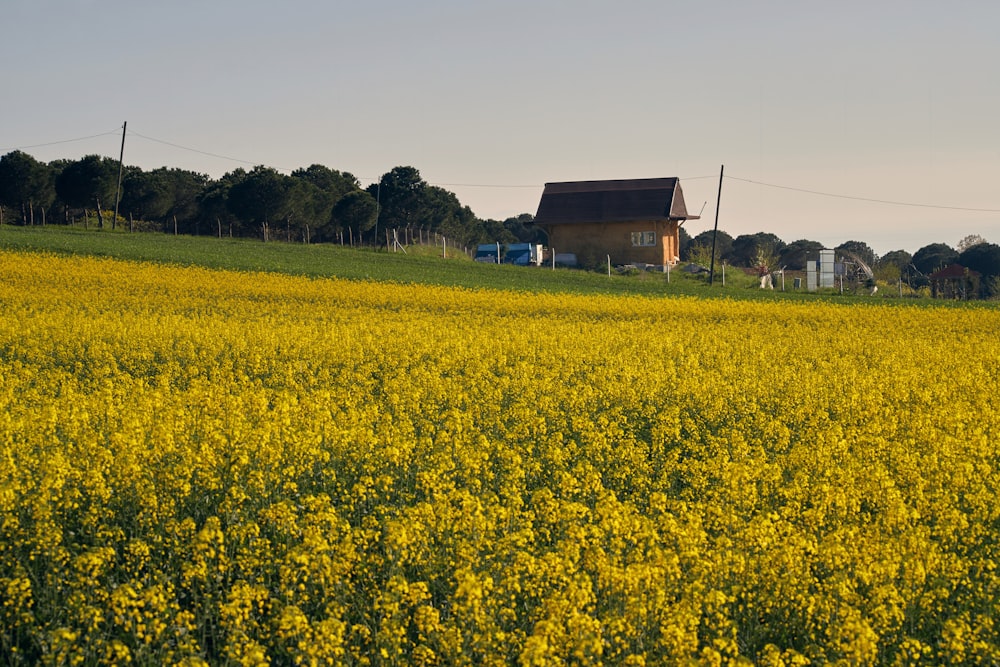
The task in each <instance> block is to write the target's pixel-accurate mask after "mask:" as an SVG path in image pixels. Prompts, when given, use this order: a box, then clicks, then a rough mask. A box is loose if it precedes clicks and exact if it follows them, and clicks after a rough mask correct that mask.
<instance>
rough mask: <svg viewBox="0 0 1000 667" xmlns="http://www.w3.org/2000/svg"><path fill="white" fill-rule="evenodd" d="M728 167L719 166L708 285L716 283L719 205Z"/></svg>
mask: <svg viewBox="0 0 1000 667" xmlns="http://www.w3.org/2000/svg"><path fill="white" fill-rule="evenodd" d="M725 170H726V165H724V164H723V165H720V166H719V195H718V197H717V198H716V200H715V231H714V232H713V233H712V263H711V264H712V265H711V266H710V267H709V269H708V284H709V285H712V284H713V283H714V282H715V239H716V238H717V237H718V236H719V204H720V203H721V202H722V174H723V172H724V171H725Z"/></svg>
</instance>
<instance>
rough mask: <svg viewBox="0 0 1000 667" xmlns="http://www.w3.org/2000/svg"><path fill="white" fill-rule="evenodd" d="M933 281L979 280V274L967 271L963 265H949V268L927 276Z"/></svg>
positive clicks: (970, 270)
mask: <svg viewBox="0 0 1000 667" xmlns="http://www.w3.org/2000/svg"><path fill="white" fill-rule="evenodd" d="M927 277H928V278H929V279H931V280H947V279H949V278H966V277H971V278H978V277H979V272H978V271H973V270H972V269H967V268H965V267H964V266H962V265H961V264H949V265H948V266H946V267H944V268H943V269H940V270H938V271H935V272H934V273H932V274H931V275H929V276H927Z"/></svg>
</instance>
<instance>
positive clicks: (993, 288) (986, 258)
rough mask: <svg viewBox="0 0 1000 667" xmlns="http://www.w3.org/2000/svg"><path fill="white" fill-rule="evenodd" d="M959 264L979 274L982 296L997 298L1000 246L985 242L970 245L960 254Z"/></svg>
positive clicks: (999, 278)
mask: <svg viewBox="0 0 1000 667" xmlns="http://www.w3.org/2000/svg"><path fill="white" fill-rule="evenodd" d="M958 263H959V264H961V265H962V266H964V267H965V268H967V269H970V270H972V271H977V272H979V275H980V283H979V284H980V290H981V292H982V296H984V297H987V298H989V297H994V296H997V294H998V289H1000V245H997V244H995V243H986V242H985V241H984V242H982V243H975V244H973V245H970V246H969V247H967V248H966V249H965V250H964V251H963V252H962V253H961V254H959V256H958Z"/></svg>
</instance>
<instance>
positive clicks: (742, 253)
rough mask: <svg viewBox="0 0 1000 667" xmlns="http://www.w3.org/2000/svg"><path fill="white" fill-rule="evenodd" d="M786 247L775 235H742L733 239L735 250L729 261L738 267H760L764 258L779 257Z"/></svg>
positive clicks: (763, 233)
mask: <svg viewBox="0 0 1000 667" xmlns="http://www.w3.org/2000/svg"><path fill="white" fill-rule="evenodd" d="M784 247H785V243H784V241H782V240H781V239H779V238H778V237H777V236H775V235H774V234H768V233H767V232H757V233H756V234H741V235H740V236H737V237H736V238H735V239H733V248H732V251H731V252H730V253H729V255H728V259H729V261H730V262H732V263H733V264H734V265H736V266H746V267H750V266H758V265H759V263H760V260H761V258H762V257H764V256H766V257H778V256H779V255H780V253H781V251H782V249H784ZM769 268H776V267H769Z"/></svg>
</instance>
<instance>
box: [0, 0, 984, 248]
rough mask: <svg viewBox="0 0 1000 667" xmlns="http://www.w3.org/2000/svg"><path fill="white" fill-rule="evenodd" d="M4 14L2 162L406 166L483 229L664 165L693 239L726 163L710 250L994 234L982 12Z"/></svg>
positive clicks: (600, 5)
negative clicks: (573, 191) (555, 193)
mask: <svg viewBox="0 0 1000 667" xmlns="http://www.w3.org/2000/svg"><path fill="white" fill-rule="evenodd" d="M2 16H3V31H2V33H3V34H2V37H0V62H2V63H3V65H2V68H0V86H2V88H0V89H2V90H3V101H2V102H0V120H2V122H0V154H4V153H7V152H9V151H10V150H14V149H20V150H24V151H25V152H27V153H29V154H31V155H33V156H34V157H36V158H38V159H39V160H43V161H46V162H48V161H51V160H54V159H58V158H71V159H75V158H79V157H81V156H83V155H86V154H91V153H97V154H100V155H106V156H110V157H115V158H117V156H118V151H119V148H120V141H121V127H122V123H123V122H124V121H127V123H128V128H127V129H128V136H127V137H126V144H125V162H126V164H132V165H137V166H139V167H142V168H143V169H147V170H148V169H155V168H157V167H162V166H167V167H177V168H182V169H189V170H193V171H197V172H201V173H205V174H208V175H209V176H211V177H213V178H218V177H220V176H221V175H222V174H224V173H226V172H228V171H232V170H233V169H236V168H238V167H244V168H247V169H249V168H251V167H253V166H254V165H257V164H264V165H268V166H272V167H275V168H277V169H279V170H281V171H284V172H285V173H288V172H290V171H291V170H294V169H297V168H300V167H308V166H309V165H310V164H313V163H319V164H323V165H326V166H328V167H330V168H332V169H338V170H341V171H348V172H350V173H352V174H354V175H355V176H357V177H358V178H359V179H361V181H362V183H363V184H364V185H367V184H368V183H370V182H372V181H373V180H375V179H377V178H378V177H379V176H380V175H381V174H383V173H385V172H387V171H389V170H390V169H392V168H393V167H395V166H401V165H407V166H413V167H416V168H417V169H418V170H419V171H420V173H421V175H422V176H423V178H424V179H425V180H426V181H427V182H429V183H432V184H435V185H440V186H441V187H444V188H446V189H448V190H451V191H452V192H454V193H455V194H456V195H457V196H458V198H459V200H460V201H461V202H462V203H463V204H466V205H468V206H469V207H470V208H471V209H472V210H473V211H474V212H475V213H476V214H477V215H478V216H480V217H483V218H495V219H503V218H506V217H508V216H511V215H517V214H519V213H532V214H533V213H535V211H536V210H537V207H538V200H539V198H540V196H541V192H542V188H543V186H544V184H545V183H546V182H554V181H573V180H594V179H619V178H655V177H663V176H678V177H680V179H681V184H682V187H683V190H684V194H685V198H686V200H687V205H688V209H689V211H691V212H693V213H695V214H697V213H698V212H699V211H702V219H701V220H691V221H688V222H687V223H686V225H685V227H686V228H687V229H688V231H689V233H691V234H692V235H694V234H697V233H698V232H700V231H703V230H705V229H710V228H711V227H712V224H713V221H714V217H715V214H716V197H717V194H718V186H719V179H718V177H719V171H720V167H721V166H722V165H725V175H726V176H727V178H726V179H725V180H724V182H723V186H722V199H721V206H720V207H719V228H720V229H722V230H724V231H726V232H728V233H729V234H731V235H732V236H734V237H735V236H738V235H740V234H749V233H755V232H760V231H765V232H771V233H774V234H776V235H778V236H779V237H780V238H781V239H782V240H784V241H785V242H791V241H794V240H797V239H803V238H805V239H810V240H816V241H820V242H823V243H824V244H826V245H827V246H830V247H832V246H835V245H838V244H840V243H842V242H844V241H847V240H859V241H864V242H866V243H868V244H869V245H870V246H872V248H873V249H874V250H875V251H876V252H877V253H879V254H884V253H886V252H888V251H890V250H895V249H904V250H907V251H909V252H911V253H912V252H915V251H916V250H917V249H919V248H920V247H922V246H924V245H927V244H929V243H936V242H941V243H947V244H949V245H951V246H952V247H954V246H955V245H956V244H957V243H958V241H959V240H960V239H961V238H963V237H964V236H966V235H968V234H979V235H981V236H983V237H984V238H986V239H987V240H988V241H991V242H993V243H1000V129H998V128H1000V72H998V64H1000V38H998V36H997V35H998V29H1000V3H997V2H990V1H987V0H977V1H975V2H970V1H965V0H956V1H955V2H949V3H944V2H940V1H937V2H927V1H924V0H911V1H907V2H902V1H882V0H867V1H855V0H842V1H840V2H826V1H823V2H811V1H808V0H774V1H768V2H763V1H759V2H754V1H745V2H738V1H721V0H707V1H695V0H689V1H688V2H670V1H662V0H661V1H647V0H615V1H611V0H607V1H602V2H595V1H588V0H573V1H570V0H530V1H527V0H502V1H499V0H496V1H495V0H485V1H479V2H477V1H474V0H461V1H460V0H426V1H424V2H421V1H419V0H409V1H406V2H403V1H399V0H383V1H382V2H356V1H355V2H343V1H339V0H327V1H320V0H308V1H305V0H299V1H296V0H290V1H288V2H280V3H279V2H274V1H273V0H268V1H266V2H265V1H260V0H197V1H195V0H172V1H171V2H161V1H155V2H154V1H152V0H129V1H126V0H105V1H102V0H61V1H60V0H4V3H3V12H2ZM95 135H96V136H95ZM84 137H90V138H87V139H83V138H84ZM77 139H79V140H77ZM66 140H77V141H66ZM54 142H65V143H54ZM44 144H49V145H44ZM774 186H780V187H774ZM802 190H806V191H812V192H815V193H826V194H810V193H807V192H802ZM826 195H838V197H831V196H826ZM845 197H851V198H855V199H849V198H845ZM864 199H869V200H880V201H886V202H900V203H905V204H921V205H923V206H903V205H896V204H887V203H877V202H874V201H863V200H864ZM703 204H704V210H702V206H703ZM949 207H950V208H949ZM961 209H986V210H985V211H982V210H980V211H976V210H961Z"/></svg>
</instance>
